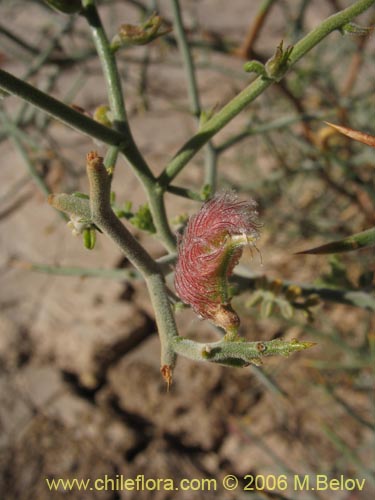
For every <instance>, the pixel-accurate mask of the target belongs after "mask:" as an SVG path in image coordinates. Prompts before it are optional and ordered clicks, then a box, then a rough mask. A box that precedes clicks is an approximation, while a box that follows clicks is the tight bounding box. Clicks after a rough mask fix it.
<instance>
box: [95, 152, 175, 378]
mask: <svg viewBox="0 0 375 500" xmlns="http://www.w3.org/2000/svg"><path fill="white" fill-rule="evenodd" d="M87 174H88V177H89V183H90V208H91V220H92V221H93V222H94V223H95V224H96V225H97V226H98V227H99V228H100V229H101V230H102V231H103V232H104V233H106V234H107V235H108V236H109V237H110V238H111V239H112V240H113V241H114V242H115V243H116V244H117V246H118V247H119V248H120V249H121V250H122V251H123V252H124V254H125V255H126V257H127V258H128V259H129V260H130V262H131V263H132V264H133V265H134V267H135V268H136V269H137V270H138V271H139V272H140V273H141V274H142V276H143V278H144V280H145V281H146V284H147V288H148V291H149V294H150V297H151V302H152V305H153V306H154V310H155V318H156V324H157V326H158V332H159V336H160V343H161V365H162V369H164V371H166V372H167V377H166V378H168V374H169V379H170V378H171V371H172V368H173V366H174V364H175V358H176V354H175V352H174V350H173V349H172V347H171V345H172V343H171V340H172V339H173V338H174V337H176V336H178V333H177V327H176V323H175V319H174V315H173V312H172V309H171V305H170V302H169V299H168V293H167V289H166V285H165V282H164V277H163V274H162V271H161V269H160V268H159V266H158V264H157V263H156V262H155V260H154V259H153V258H152V257H151V256H150V255H149V254H148V253H147V252H146V250H145V249H144V248H143V247H142V245H140V243H138V241H137V240H136V239H135V238H134V237H133V236H132V234H131V233H130V232H129V231H128V230H127V229H126V227H125V226H124V225H123V224H122V223H121V221H120V220H119V219H118V217H116V215H115V214H114V212H113V211H112V209H111V206H110V198H109V188H108V186H109V176H108V172H107V170H106V168H105V167H104V164H103V161H102V158H100V157H99V156H97V155H96V154H95V153H90V154H89V155H88V161H87ZM165 367H169V368H165Z"/></svg>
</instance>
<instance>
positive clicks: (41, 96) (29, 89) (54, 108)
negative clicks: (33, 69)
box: [0, 69, 127, 149]
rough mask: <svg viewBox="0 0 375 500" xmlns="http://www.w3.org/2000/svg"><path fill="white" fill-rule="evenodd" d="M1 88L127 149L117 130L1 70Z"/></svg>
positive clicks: (89, 134)
mask: <svg viewBox="0 0 375 500" xmlns="http://www.w3.org/2000/svg"><path fill="white" fill-rule="evenodd" d="M0 88H1V89H3V90H5V91H6V92H9V93H10V94H13V95H15V96H18V97H20V98H21V99H23V100H24V101H27V102H28V103H30V104H33V105H34V106H36V107H37V108H39V109H41V110H42V111H45V112H46V113H48V114H49V115H51V116H53V117H54V118H57V119H58V120H59V121H61V122H63V123H65V124H66V125H68V126H69V127H72V128H74V129H76V130H78V131H80V132H83V133H84V134H86V135H88V136H90V137H93V138H95V139H98V140H99V141H102V142H105V143H106V144H111V145H113V146H120V145H122V146H123V148H124V149H125V148H126V145H125V143H127V139H126V138H124V136H123V135H122V134H120V133H119V132H117V131H116V130H113V129H110V128H109V127H105V126H104V125H102V124H101V123H98V122H96V121H95V120H93V119H91V118H89V117H88V116H86V115H84V114H83V113H80V112H79V111H76V110H75V109H73V108H71V107H70V106H67V105H66V104H63V103H62V102H61V101H58V100H57V99H55V98H53V97H51V96H49V95H48V94H46V93H45V92H42V91H41V90H38V89H37V88H35V87H33V86H32V85H29V84H28V83H26V82H24V81H22V80H20V79H19V78H16V77H15V76H13V75H11V74H10V73H7V72H6V71H4V70H2V69H0Z"/></svg>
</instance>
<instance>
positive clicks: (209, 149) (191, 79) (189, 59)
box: [172, 0, 217, 192]
mask: <svg viewBox="0 0 375 500" xmlns="http://www.w3.org/2000/svg"><path fill="white" fill-rule="evenodd" d="M172 12H173V18H174V31H175V34H176V38H177V43H178V47H179V49H180V53H181V57H182V60H183V63H184V67H185V75H186V81H187V87H188V94H189V100H190V108H191V112H192V114H193V115H194V116H196V117H197V119H198V123H199V120H200V116H201V111H202V109H201V103H200V98H199V89H198V84H197V78H196V74H195V67H194V61H193V56H192V53H191V50H190V47H189V43H188V40H187V37H186V33H185V29H184V24H183V20H182V14H181V8H180V2H179V0H172ZM216 174H217V155H216V151H215V148H214V145H213V144H212V142H211V141H208V143H207V146H206V150H205V184H209V185H210V186H211V190H212V191H213V192H214V191H215V190H216V177H217V175H216Z"/></svg>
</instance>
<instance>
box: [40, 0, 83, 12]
mask: <svg viewBox="0 0 375 500" xmlns="http://www.w3.org/2000/svg"><path fill="white" fill-rule="evenodd" d="M44 1H45V3H47V4H48V5H49V6H50V7H52V9H55V10H57V11H58V12H62V13H63V14H76V13H77V12H79V11H80V10H81V9H82V4H81V0H44Z"/></svg>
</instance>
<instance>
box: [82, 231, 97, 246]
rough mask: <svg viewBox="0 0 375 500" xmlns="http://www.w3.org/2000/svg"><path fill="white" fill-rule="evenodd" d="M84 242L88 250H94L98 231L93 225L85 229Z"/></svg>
mask: <svg viewBox="0 0 375 500" xmlns="http://www.w3.org/2000/svg"><path fill="white" fill-rule="evenodd" d="M82 236H83V244H84V245H85V248H87V249H88V250H92V249H93V248H94V247H95V243H96V231H95V229H94V228H93V227H90V228H86V229H84V230H83V233H82Z"/></svg>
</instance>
